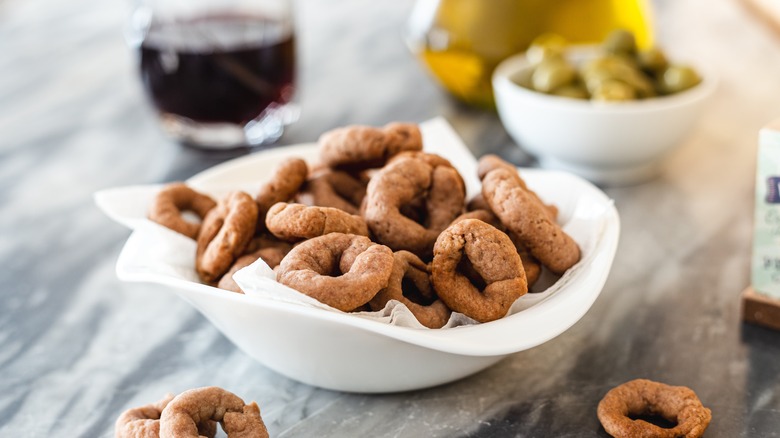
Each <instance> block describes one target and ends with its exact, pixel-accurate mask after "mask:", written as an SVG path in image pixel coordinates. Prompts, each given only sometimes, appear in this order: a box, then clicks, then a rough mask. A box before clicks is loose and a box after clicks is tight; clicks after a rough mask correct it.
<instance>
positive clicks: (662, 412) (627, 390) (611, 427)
mask: <svg viewBox="0 0 780 438" xmlns="http://www.w3.org/2000/svg"><path fill="white" fill-rule="evenodd" d="M597 413H598V417H599V421H601V424H602V426H604V430H606V431H607V433H609V434H610V435H612V436H614V437H656V438H698V437H701V436H702V435H704V431H705V430H706V429H707V426H708V425H709V424H710V420H711V419H712V412H711V411H710V410H709V409H707V408H705V407H704V406H703V405H702V403H701V400H699V397H697V396H696V393H694V392H693V390H691V389H690V388H687V387H685V386H669V385H666V384H663V383H659V382H654V381H652V380H646V379H636V380H632V381H630V382H626V383H624V384H622V385H620V386H616V387H615V388H612V389H611V390H610V391H609V392H607V394H606V395H605V396H604V398H603V399H601V401H600V402H599V406H598V411H597ZM641 415H658V416H661V417H662V418H664V419H665V420H667V421H670V422H672V423H676V426H674V427H672V428H662V427H659V426H656V425H654V424H651V423H649V422H647V421H644V420H642V419H636V420H633V419H631V418H630V417H631V416H641Z"/></svg>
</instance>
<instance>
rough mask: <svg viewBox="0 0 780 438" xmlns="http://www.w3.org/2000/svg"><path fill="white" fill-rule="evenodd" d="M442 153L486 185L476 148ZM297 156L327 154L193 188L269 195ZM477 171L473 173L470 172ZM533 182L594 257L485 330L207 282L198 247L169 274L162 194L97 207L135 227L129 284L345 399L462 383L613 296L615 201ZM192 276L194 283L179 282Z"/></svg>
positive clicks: (542, 179)
mask: <svg viewBox="0 0 780 438" xmlns="http://www.w3.org/2000/svg"><path fill="white" fill-rule="evenodd" d="M428 123H430V122H428ZM425 134H426V126H423V135H424V137H425ZM452 135H454V133H453V134H452ZM454 141H456V142H457V141H458V140H457V139H455V140H454ZM427 144H428V143H426V145H427ZM437 146H438V147H439V148H440V149H439V150H434V151H435V152H437V153H441V154H442V155H445V156H446V157H448V158H450V159H451V160H453V163H454V164H455V166H456V167H457V168H458V169H459V170H460V171H461V173H463V175H464V179H466V181H467V186H469V185H470V184H471V183H473V182H474V181H475V180H476V171H475V167H476V163H475V162H474V159H473V157H468V152H467V151H466V150H465V148H464V147H459V146H457V145H453V144H452V142H446V141H445V142H442V144H438V143H437ZM426 147H427V146H426ZM461 153H463V154H465V155H458V154H461ZM290 156H299V157H316V156H317V150H316V146H315V145H300V146H295V147H285V148H279V149H274V150H270V151H266V152H261V153H257V154H253V155H249V156H246V157H242V158H238V159H235V160H232V161H228V162H226V163H223V164H220V165H218V166H216V167H214V168H212V169H209V170H206V171H204V172H202V173H200V174H199V175H196V176H194V177H192V178H191V179H190V180H188V183H189V184H191V185H192V186H194V187H197V188H198V189H199V190H204V191H206V193H212V194H217V193H218V192H219V191H221V190H224V189H225V188H227V187H233V188H236V187H240V188H244V187H258V186H259V185H260V183H261V182H262V181H263V180H264V179H265V178H267V177H268V175H270V173H271V169H273V167H274V166H275V165H276V164H277V163H279V162H281V161H282V160H284V159H286V158H288V157H290ZM458 157H460V158H458ZM465 169H471V170H470V171H469V173H468V174H467V173H466V171H465ZM471 173H473V175H472V174H471ZM522 175H523V176H524V178H525V179H526V182H527V183H528V185H529V187H531V188H532V189H533V190H536V191H537V193H538V194H539V196H540V197H542V199H544V200H545V201H547V202H554V203H555V204H556V205H557V206H558V207H559V208H560V213H559V221H560V222H561V223H562V224H563V226H564V228H565V229H566V230H567V232H569V233H570V234H571V235H572V236H574V237H575V240H576V238H579V241H578V243H579V244H580V245H581V248H582V249H583V254H582V260H581V261H580V262H579V263H578V264H577V265H575V266H574V267H573V268H571V269H570V270H569V271H567V273H566V274H565V275H564V276H563V277H561V278H560V279H559V280H558V281H557V282H556V284H555V285H553V286H552V287H550V289H548V290H547V291H546V292H542V293H540V294H536V293H534V294H527V295H526V296H525V297H523V298H521V300H522V299H524V298H527V299H530V300H532V301H531V305H530V307H528V308H525V309H524V310H521V311H519V312H517V313H514V314H512V315H509V316H507V317H504V318H503V319H500V320H497V321H493V322H489V323H485V324H477V325H470V326H461V327H455V328H450V329H440V330H430V329H413V328H408V327H401V326H398V325H392V324H387V323H381V322H377V321H373V320H369V319H365V318H361V317H360V316H359V315H354V314H347V313H341V312H337V311H328V310H324V309H321V308H315V307H310V306H305V305H302V304H298V303H291V302H287V301H278V300H274V299H260V298H258V297H253V296H249V295H242V294H235V293H230V292H226V291H224V290H220V289H217V288H214V287H212V286H208V285H205V284H200V283H198V282H197V276H196V275H195V273H194V267H193V266H194V243H191V245H192V254H179V253H177V256H178V257H179V259H180V263H179V264H178V265H172V266H169V267H166V269H158V265H157V264H155V262H154V260H152V261H149V260H151V259H154V258H155V257H157V254H155V252H159V249H158V248H154V247H150V245H149V242H150V240H149V239H148V238H147V239H145V238H144V235H143V233H144V224H146V225H149V223H148V221H147V220H146V219H145V216H146V211H147V208H148V205H149V204H150V202H151V201H152V199H153V198H154V196H155V194H156V193H157V191H158V190H159V186H135V187H125V188H116V189H110V190H105V191H102V192H99V193H97V194H96V195H95V199H96V203H97V204H98V205H99V206H100V208H101V209H102V210H103V211H104V212H105V213H106V214H107V215H108V216H109V217H111V218H113V219H114V220H116V221H117V222H120V223H122V224H124V225H127V226H129V227H130V228H133V229H134V230H135V231H134V232H133V234H132V235H131V236H130V238H129V239H128V241H127V243H126V244H125V247H124V248H123V250H122V253H121V255H120V256H119V260H118V261H117V274H118V276H119V278H120V279H121V280H124V281H130V282H142V283H152V284H157V285H160V286H162V287H164V288H165V289H167V290H168V291H170V292H172V293H174V294H176V295H178V296H179V297H181V298H182V299H184V300H185V301H187V302H189V303H190V304H192V305H193V306H194V307H195V308H196V309H198V310H199V311H200V312H201V313H203V315H204V316H205V317H206V318H208V320H209V321H211V322H212V323H213V324H214V326H216V327H217V329H219V330H220V331H221V332H222V333H224V334H225V336H226V337H227V338H228V339H230V340H231V341H232V342H233V343H235V344H236V345H237V346H238V347H239V348H241V349H242V350H243V351H244V352H246V353H247V354H248V355H249V356H251V357H253V358H254V359H256V360H257V361H258V362H260V363H262V364H264V365H265V366H267V367H269V368H271V369H273V370H275V371H277V372H279V373H280V374H283V375H285V376H288V377H291V378H293V379H295V380H299V381H301V382H304V383H308V384H311V385H315V386H320V387H323V388H328V389H335V390H340V391H350V392H365V393H375V392H396V391H407V390H412V389H419V388H425V387H429V386H434V385H439V384H442V383H447V382H451V381H453V380H457V379H460V378H463V377H465V376H468V375H470V374H473V373H476V372H478V371H480V370H482V369H484V368H487V367H488V366H490V365H492V364H494V363H496V362H498V361H499V360H501V359H502V358H504V357H506V356H507V355H510V354H512V353H516V352H519V351H522V350H526V349H529V348H532V347H535V346H537V345H539V344H542V343H544V342H547V341H548V340H550V339H552V338H554V337H556V336H558V335H559V334H561V333H563V332H564V331H566V330H567V329H568V328H569V327H571V326H572V325H574V323H576V322H577V321H578V320H579V319H580V318H581V317H582V316H583V315H584V314H585V312H587V311H588V309H589V308H590V306H591V305H592V304H593V302H594V301H595V300H596V298H597V297H598V295H599V293H600V292H601V290H602V288H603V286H604V282H605V281H606V279H607V275H608V274H609V271H610V268H611V266H612V261H613V258H614V256H615V251H616V248H617V243H618V235H619V233H620V221H619V219H618V214H617V211H616V210H615V207H614V205H613V204H612V201H611V200H610V199H609V198H608V197H607V196H606V195H605V194H604V193H603V192H602V191H600V190H599V189H598V188H596V187H594V186H593V185H592V184H590V183H588V182H587V181H585V180H583V179H582V178H579V177H577V176H574V175H571V174H567V173H563V172H556V171H546V170H538V169H527V170H522ZM146 237H148V236H146ZM185 240H186V239H185ZM182 270H183V271H187V272H185V273H184V274H185V275H179V274H181V272H182ZM189 271H192V272H191V273H190V272H189ZM177 273H178V274H177Z"/></svg>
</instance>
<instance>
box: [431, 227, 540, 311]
mask: <svg viewBox="0 0 780 438" xmlns="http://www.w3.org/2000/svg"><path fill="white" fill-rule="evenodd" d="M464 259H467V261H466V260H464ZM464 264H465V265H467V266H469V268H468V269H464V268H462V266H464ZM471 269H473V271H475V273H476V274H477V275H478V276H479V277H481V278H479V279H476V281H477V283H478V284H477V285H475V284H474V283H473V281H474V279H472V278H469V276H467V275H466V274H465V273H464V272H463V271H464V270H471ZM431 278H432V280H433V288H434V290H436V293H437V294H438V295H439V298H441V300H442V301H444V303H445V304H446V305H447V306H448V307H449V308H450V309H452V310H453V311H456V312H460V313H463V314H464V315H466V316H469V317H471V318H473V319H475V320H477V321H479V322H488V321H494V320H496V319H499V318H502V317H503V316H504V315H506V313H507V312H508V311H509V308H510V307H511V306H512V303H514V302H515V300H517V299H518V298H520V297H521V296H523V295H525V293H526V292H528V284H527V282H526V278H525V271H524V270H523V265H522V262H521V261H520V256H519V255H518V254H517V250H516V249H515V246H514V244H513V243H512V241H511V240H510V239H509V236H507V235H506V234H504V233H503V232H501V231H500V230H497V229H496V228H494V227H492V226H491V225H489V224H487V223H485V222H482V221H481V220H478V219H466V220H463V221H460V222H458V223H456V224H454V225H451V226H450V227H449V228H447V229H446V230H444V231H443V232H442V233H441V235H440V236H439V238H438V239H437V240H436V246H434V249H433V262H432V263H431ZM482 282H484V286H482V285H481V284H479V283H482Z"/></svg>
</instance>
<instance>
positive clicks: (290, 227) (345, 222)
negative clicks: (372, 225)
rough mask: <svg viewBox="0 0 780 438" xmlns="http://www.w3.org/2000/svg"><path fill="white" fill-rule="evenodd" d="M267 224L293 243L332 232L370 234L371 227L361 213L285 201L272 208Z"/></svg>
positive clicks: (272, 231)
mask: <svg viewBox="0 0 780 438" xmlns="http://www.w3.org/2000/svg"><path fill="white" fill-rule="evenodd" d="M265 225H266V227H267V228H268V230H269V231H270V232H271V233H273V235H274V236H276V237H278V238H279V239H282V240H287V241H291V242H293V241H297V240H305V239H311V238H314V237H318V236H322V235H325V234H329V233H344V234H357V235H360V236H368V226H367V225H366V221H364V220H363V218H362V217H360V216H355V215H351V214H349V213H347V212H345V211H342V210H339V209H336V208H329V207H307V206H305V205H302V204H288V203H285V202H279V203H277V204H275V205H274V206H273V207H271V209H270V210H268V214H267V215H266V218H265Z"/></svg>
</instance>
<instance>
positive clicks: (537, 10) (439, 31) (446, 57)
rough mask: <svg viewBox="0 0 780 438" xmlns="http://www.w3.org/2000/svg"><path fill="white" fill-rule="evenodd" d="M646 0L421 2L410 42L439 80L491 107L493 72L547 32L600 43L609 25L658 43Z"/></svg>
mask: <svg viewBox="0 0 780 438" xmlns="http://www.w3.org/2000/svg"><path fill="white" fill-rule="evenodd" d="M651 21H652V20H651V11H650V5H649V4H648V3H647V1H646V0H418V1H417V4H416V5H415V8H414V10H413V12H412V16H411V17H410V20H409V30H408V42H409V45H410V47H411V48H412V50H413V51H414V52H415V53H416V54H417V55H418V56H419V57H420V59H421V60H422V62H423V63H424V64H425V65H426V66H427V67H428V69H430V71H431V73H432V74H433V75H434V76H435V77H436V79H438V80H439V82H440V83H441V84H442V85H443V86H444V87H445V88H446V89H447V90H448V91H449V92H451V93H452V94H453V95H455V96H456V97H457V98H459V99H461V100H463V101H464V102H467V103H469V104H473V105H477V106H481V107H486V108H492V107H493V105H494V103H493V92H492V88H491V86H490V76H491V74H492V73H493V70H494V69H495V68H496V66H497V65H498V63H500V62H501V61H502V60H504V59H505V58H507V57H508V56H511V55H514V54H516V53H519V52H522V51H524V50H525V49H526V48H527V47H528V45H529V44H530V43H531V41H532V40H533V39H534V38H535V37H536V36H538V35H540V34H542V33H547V32H552V33H556V34H559V35H562V36H563V37H565V38H566V39H567V40H568V41H569V42H571V43H585V44H587V43H597V42H599V41H601V40H603V39H604V37H606V36H607V34H609V32H610V31H612V30H614V29H617V28H622V29H626V30H629V31H632V32H634V34H635V36H636V39H637V44H638V45H639V47H641V48H644V47H649V46H651V45H652V43H653V33H652V23H651Z"/></svg>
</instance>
